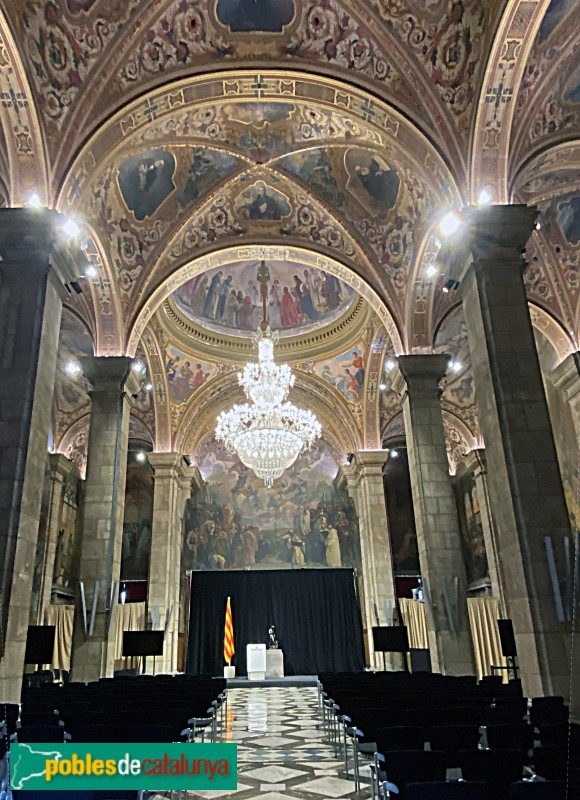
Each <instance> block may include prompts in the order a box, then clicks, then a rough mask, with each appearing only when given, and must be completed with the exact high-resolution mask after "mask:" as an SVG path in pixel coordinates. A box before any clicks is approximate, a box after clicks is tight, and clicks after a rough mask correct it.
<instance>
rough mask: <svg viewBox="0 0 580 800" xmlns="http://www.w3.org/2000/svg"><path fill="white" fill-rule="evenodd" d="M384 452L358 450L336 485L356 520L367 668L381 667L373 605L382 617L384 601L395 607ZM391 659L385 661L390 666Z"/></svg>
mask: <svg viewBox="0 0 580 800" xmlns="http://www.w3.org/2000/svg"><path fill="white" fill-rule="evenodd" d="M388 455H389V454H388V451H386V450H360V451H359V452H357V453H354V454H353V458H352V461H351V463H350V464H343V465H342V466H341V468H340V471H339V474H338V476H337V485H339V486H340V485H341V484H344V481H346V485H347V488H348V492H349V495H350V496H351V497H352V499H353V500H354V504H355V508H356V512H357V515H358V520H359V532H360V551H361V566H362V580H363V594H364V598H363V604H362V605H363V607H362V609H361V610H362V614H363V627H364V630H365V636H366V638H367V647H368V653H369V659H370V666H374V667H376V668H379V669H380V668H382V665H383V661H382V656H381V655H379V654H378V653H377V654H375V652H374V648H373V641H372V628H373V626H374V625H376V619H375V614H374V604H375V603H376V606H377V609H378V613H379V617H380V618H381V619H382V618H383V617H384V607H385V602H387V604H388V605H389V606H390V607H391V608H394V606H395V579H394V575H393V559H392V554H391V540H390V536H389V522H388V515H387V506H386V502H385V492H384V487H383V466H384V464H385V461H386V460H387V458H388ZM392 663H393V659H392V658H389V664H390V665H392Z"/></svg>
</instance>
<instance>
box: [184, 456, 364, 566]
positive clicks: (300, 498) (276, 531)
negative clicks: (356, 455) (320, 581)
mask: <svg viewBox="0 0 580 800" xmlns="http://www.w3.org/2000/svg"><path fill="white" fill-rule="evenodd" d="M207 450H208V452H207V453H206V454H205V455H204V456H203V458H202V460H201V462H200V465H199V467H200V471H201V475H202V477H203V478H204V481H205V484H204V486H203V488H202V489H201V490H198V491H196V492H195V493H194V494H193V496H192V497H191V499H190V500H189V501H188V503H187V506H186V511H185V515H184V527H183V549H182V565H183V568H184V570H189V569H214V570H215V569H292V568H298V567H324V566H327V567H341V566H342V567H356V566H357V565H359V564H360V543H359V531H358V519H357V515H356V512H355V510H354V506H353V503H352V501H351V500H350V498H349V497H348V495H347V494H346V492H344V491H340V490H338V489H337V488H336V487H335V486H334V485H333V479H334V478H335V476H336V473H337V470H338V464H337V462H336V460H335V457H334V456H333V455H332V453H331V451H330V450H329V448H328V447H327V446H326V445H325V443H324V442H323V441H322V442H320V443H317V444H315V445H314V446H313V448H312V449H311V450H310V451H307V452H305V453H302V454H301V455H300V456H299V457H298V459H297V461H296V462H295V463H294V465H293V466H292V467H290V468H289V469H288V470H286V472H285V473H284V474H283V475H282V477H281V478H279V479H278V480H276V481H275V482H274V486H273V488H272V489H266V487H265V486H264V481H263V480H261V479H259V478H257V477H256V475H255V474H254V473H253V472H252V470H249V469H248V468H247V467H245V466H243V464H242V463H241V462H240V461H239V460H238V458H237V457H236V456H233V455H231V454H230V453H228V452H227V451H226V450H225V448H224V447H223V446H222V445H221V444H216V443H212V444H211V448H207Z"/></svg>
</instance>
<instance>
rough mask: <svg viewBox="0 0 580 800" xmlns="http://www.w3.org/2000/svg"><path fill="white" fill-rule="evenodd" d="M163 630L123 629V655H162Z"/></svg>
mask: <svg viewBox="0 0 580 800" xmlns="http://www.w3.org/2000/svg"><path fill="white" fill-rule="evenodd" d="M163 636H164V632H163V631H123V656H124V657H127V656H162V655H163Z"/></svg>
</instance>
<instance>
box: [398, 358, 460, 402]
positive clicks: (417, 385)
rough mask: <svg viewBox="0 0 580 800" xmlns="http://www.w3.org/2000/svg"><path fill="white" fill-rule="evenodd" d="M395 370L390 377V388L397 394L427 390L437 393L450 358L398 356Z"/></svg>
mask: <svg viewBox="0 0 580 800" xmlns="http://www.w3.org/2000/svg"><path fill="white" fill-rule="evenodd" d="M396 361H397V368H396V370H395V372H394V375H393V377H392V382H391V387H392V389H393V390H394V391H395V392H397V394H404V392H405V390H407V391H411V392H412V391H413V390H414V389H422V390H425V389H429V388H432V389H433V391H436V392H439V381H440V380H441V378H443V377H445V375H446V373H447V369H448V367H449V362H450V361H451V356H450V355H448V354H447V353H431V354H427V355H411V356H398V357H397V359H396Z"/></svg>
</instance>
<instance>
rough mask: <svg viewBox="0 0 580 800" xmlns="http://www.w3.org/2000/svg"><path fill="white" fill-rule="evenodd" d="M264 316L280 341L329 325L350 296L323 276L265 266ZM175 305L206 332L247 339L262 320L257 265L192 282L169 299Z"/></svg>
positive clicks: (297, 267)
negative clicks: (265, 305)
mask: <svg viewBox="0 0 580 800" xmlns="http://www.w3.org/2000/svg"><path fill="white" fill-rule="evenodd" d="M268 274H269V278H268V283H267V290H266V291H267V316H268V321H269V323H270V326H271V327H272V328H273V329H274V330H277V331H279V332H280V334H281V336H297V335H300V334H302V333H310V332H312V331H315V330H318V329H320V328H321V327H325V326H327V325H329V324H332V323H333V322H335V321H336V320H337V319H339V318H340V317H341V316H342V315H343V314H344V313H345V312H346V310H347V309H348V308H349V306H350V305H351V304H352V302H353V300H354V297H355V292H354V291H353V289H351V288H350V286H347V285H346V284H344V283H342V282H341V281H340V280H338V279H337V278H335V277H334V276H333V275H330V274H328V273H326V272H323V271H321V270H317V269H312V268H311V269H305V268H304V266H303V265H301V264H297V263H294V262H274V263H269V264H268ZM171 299H172V300H173V302H174V304H175V306H176V307H177V309H178V310H179V311H181V312H182V313H183V314H185V315H186V316H187V317H188V318H189V319H190V320H192V321H193V322H195V323H197V324H199V325H201V326H204V327H206V328H207V329H209V330H215V331H217V332H221V333H225V334H230V335H232V334H233V333H234V332H235V334H236V335H243V336H250V335H251V334H252V333H253V332H254V331H255V330H256V328H257V327H258V325H259V324H260V322H261V320H262V295H261V287H260V283H259V263H258V262H251V261H250V262H248V263H247V264H234V265H231V266H229V267H228V266H226V267H220V268H219V269H214V270H210V271H209V272H206V273H204V274H203V275H199V276H197V277H196V278H192V279H191V280H189V281H187V282H186V283H184V284H183V286H180V288H179V289H178V290H177V291H175V292H174V293H173V294H172V295H171Z"/></svg>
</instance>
